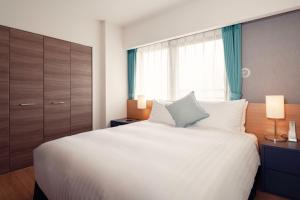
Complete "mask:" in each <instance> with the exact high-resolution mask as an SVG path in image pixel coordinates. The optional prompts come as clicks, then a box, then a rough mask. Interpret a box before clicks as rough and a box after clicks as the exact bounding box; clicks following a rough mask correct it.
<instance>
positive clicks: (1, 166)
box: [0, 26, 9, 174]
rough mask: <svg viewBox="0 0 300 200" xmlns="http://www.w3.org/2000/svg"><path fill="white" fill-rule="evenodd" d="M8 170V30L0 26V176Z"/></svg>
mask: <svg viewBox="0 0 300 200" xmlns="http://www.w3.org/2000/svg"><path fill="white" fill-rule="evenodd" d="M8 170H9V29H8V28H5V27H1V26H0V174H1V173H4V172H7V171H8Z"/></svg>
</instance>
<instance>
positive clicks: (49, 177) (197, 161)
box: [34, 121, 260, 200]
mask: <svg viewBox="0 0 300 200" xmlns="http://www.w3.org/2000/svg"><path fill="white" fill-rule="evenodd" d="M259 164H260V161H259V155H258V150H257V138H256V137H255V136H254V135H252V134H246V133H242V134H239V133H236V132H234V131H226V130H223V129H217V128H208V127H206V128H205V127H201V128H199V127H192V126H191V127H188V128H175V127H172V126H168V125H165V124H160V123H153V122H149V121H143V122H137V123H132V124H130V125H125V126H119V127H114V128H108V129H102V130H96V131H91V132H85V133H81V134H78V135H73V136H68V137H64V138H61V139H58V140H54V141H50V142H47V143H44V144H42V145H41V146H39V147H38V148H37V149H35V150H34V169H35V178H36V183H37V186H38V187H39V188H40V189H41V191H42V192H43V193H44V194H45V195H46V196H47V198H48V199H50V200H52V199H53V200H55V199H59V200H67V199H74V200H77V199H78V200H79V199H91V200H92V199H97V200H187V199H189V200H194V199H195V200H196V199H197V200H199V199H205V200H215V199H230V200H243V199H248V197H249V194H250V191H251V188H252V186H253V183H254V178H255V175H256V172H257V169H258V166H259Z"/></svg>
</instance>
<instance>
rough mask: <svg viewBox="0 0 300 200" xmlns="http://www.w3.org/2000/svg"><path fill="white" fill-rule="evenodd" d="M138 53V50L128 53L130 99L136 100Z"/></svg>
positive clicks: (131, 50)
mask: <svg viewBox="0 0 300 200" xmlns="http://www.w3.org/2000/svg"><path fill="white" fill-rule="evenodd" d="M136 51H137V50H136V49H130V50H128V51H127V66H128V99H134V94H135V71H136Z"/></svg>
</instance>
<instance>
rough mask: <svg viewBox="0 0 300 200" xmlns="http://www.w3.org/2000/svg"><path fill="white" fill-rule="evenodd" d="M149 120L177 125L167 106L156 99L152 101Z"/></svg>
mask: <svg viewBox="0 0 300 200" xmlns="http://www.w3.org/2000/svg"><path fill="white" fill-rule="evenodd" d="M149 121H151V122H157V123H162V124H167V125H172V126H175V121H174V120H173V118H172V116H171V114H170V113H169V111H168V110H167V108H166V106H165V105H164V104H161V103H159V102H157V101H156V100H153V101H152V110H151V113H150V117H149Z"/></svg>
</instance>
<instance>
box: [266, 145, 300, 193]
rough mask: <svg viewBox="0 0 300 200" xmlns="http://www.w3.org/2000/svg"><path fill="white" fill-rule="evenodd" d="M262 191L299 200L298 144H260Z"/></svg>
mask: <svg viewBox="0 0 300 200" xmlns="http://www.w3.org/2000/svg"><path fill="white" fill-rule="evenodd" d="M261 164H262V166H261V167H262V189H263V190H264V191H266V192H270V193H274V194H277V195H281V196H284V197H288V198H291V199H300V143H299V142H298V143H292V142H282V143H280V142H277V143H273V142H271V141H263V142H262V143H261Z"/></svg>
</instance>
